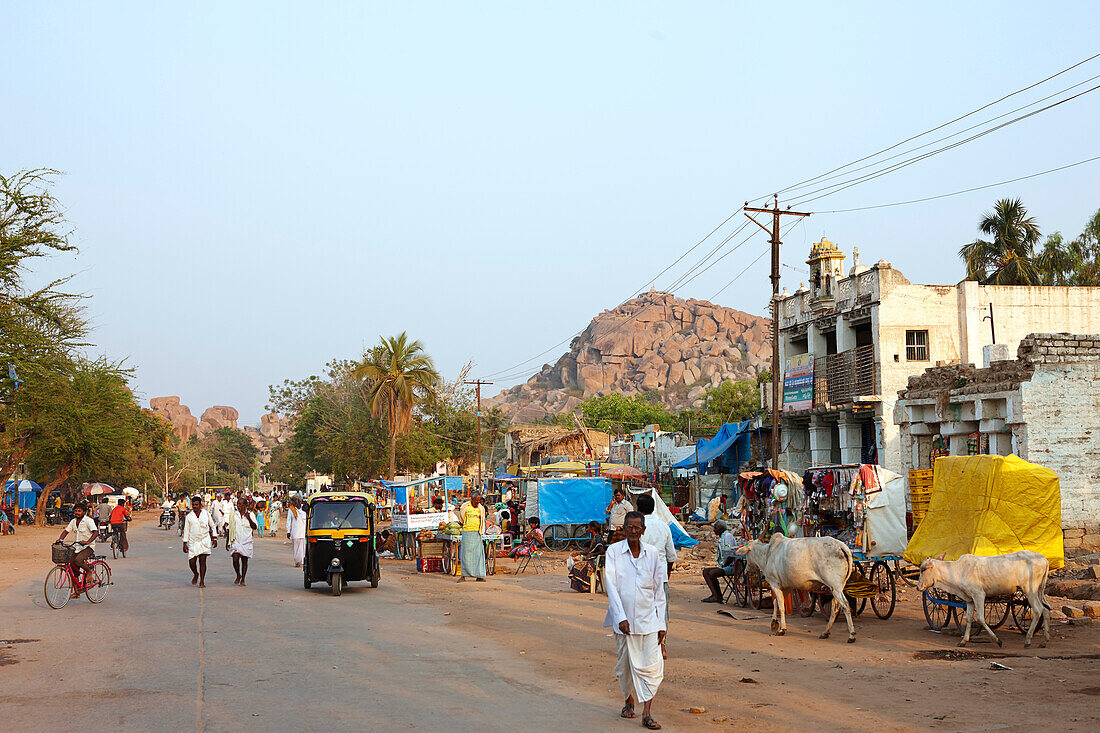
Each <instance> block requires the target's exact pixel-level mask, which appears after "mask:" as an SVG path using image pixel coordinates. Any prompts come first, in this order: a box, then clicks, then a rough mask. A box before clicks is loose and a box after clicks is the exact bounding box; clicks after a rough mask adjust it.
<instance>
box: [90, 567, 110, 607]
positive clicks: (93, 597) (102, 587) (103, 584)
mask: <svg viewBox="0 0 1100 733" xmlns="http://www.w3.org/2000/svg"><path fill="white" fill-rule="evenodd" d="M110 588H111V568H110V566H108V565H107V563H105V562H102V561H100V562H94V563H92V569H91V570H90V571H88V574H87V576H85V578H84V594H85V595H86V596H87V597H88V600H89V601H91V602H92V603H99V602H100V601H102V600H103V599H104V598H106V597H107V591H108V590H110Z"/></svg>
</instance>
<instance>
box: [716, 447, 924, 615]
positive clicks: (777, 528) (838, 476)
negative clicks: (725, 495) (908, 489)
mask: <svg viewBox="0 0 1100 733" xmlns="http://www.w3.org/2000/svg"><path fill="white" fill-rule="evenodd" d="M741 479H742V480H741V489H742V496H743V499H742V500H741V501H740V502H739V506H740V507H741V525H742V531H743V537H744V539H745V540H746V541H747V540H749V539H751V538H753V537H764V536H768V535H770V534H771V533H772V532H782V533H783V534H786V535H788V536H796V537H797V536H802V537H823V536H829V537H834V538H836V539H838V540H840V541H841V542H843V543H844V544H846V545H847V546H848V548H849V549H851V551H852V557H853V559H854V561H855V568H854V571H853V573H852V576H851V577H850V578H849V579H848V582H847V584H846V585H845V590H844V593H845V596H846V597H847V600H848V604H849V606H850V607H851V609H852V612H853V613H854V614H855V615H857V616H858V615H859V614H860V613H862V612H863V610H864V609H865V608H866V607H867V604H868V602H870V604H871V609H872V610H873V611H874V613H875V615H876V616H878V617H879V618H881V619H888V618H890V616H892V615H893V613H894V606H895V605H896V603H897V578H898V576H899V573H898V568H899V566H900V562H901V559H900V555H901V553H902V551H903V550H904V549H905V538H906V532H905V484H904V480H903V479H902V478H901V477H900V476H898V475H897V474H895V473H892V472H891V471H887V470H886V469H884V468H882V467H880V466H874V465H866V464H865V465H836V466H815V467H813V468H811V469H809V470H807V471H806V472H805V473H804V474H803V475H802V476H796V475H794V474H792V473H791V472H789V471H779V472H776V471H765V472H762V473H753V474H742V476H741ZM730 585H731V596H732V597H733V598H734V600H735V602H736V603H737V604H738V605H741V606H743V607H751V608H763V607H766V606H767V605H768V604H769V602H770V597H771V594H770V592H768V591H767V590H765V587H764V582H763V578H761V577H760V576H759V574H758V573H756V572H755V571H754V570H753V569H752V568H749V567H748V566H747V565H746V563H745V561H744V560H743V559H740V558H738V559H737V560H735V570H734V575H733V576H732V578H731V583H730ZM831 604H832V595H831V591H830V589H828V588H821V589H820V590H819V591H815V592H805V593H803V592H796V593H794V594H792V597H791V599H790V601H789V610H790V611H791V612H797V613H800V614H801V615H802V616H805V617H809V616H812V615H813V613H814V610H815V608H820V610H821V612H822V613H824V614H825V615H826V616H828V615H829V614H830V610H831V609H830V607H831Z"/></svg>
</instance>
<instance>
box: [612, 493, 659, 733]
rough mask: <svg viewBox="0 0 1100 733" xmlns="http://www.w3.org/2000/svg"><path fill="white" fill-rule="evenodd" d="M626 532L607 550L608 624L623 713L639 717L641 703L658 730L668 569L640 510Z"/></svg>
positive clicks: (652, 727) (632, 515)
mask: <svg viewBox="0 0 1100 733" xmlns="http://www.w3.org/2000/svg"><path fill="white" fill-rule="evenodd" d="M623 531H624V532H625V534H626V539H625V540H623V541H622V542H616V543H615V544H613V545H611V547H609V548H608V549H607V556H606V566H605V569H604V575H605V579H606V580H605V585H606V586H607V605H608V607H607V617H606V618H605V619H604V624H603V625H604V626H610V627H611V628H612V629H613V630H614V632H615V651H616V654H617V659H616V662H615V674H616V675H617V676H618V678H619V687H620V688H621V689H622V692H623V700H624V702H625V704H624V705H623V709H622V710H621V711H620V713H619V715H620V716H621V717H624V718H634V717H636V716H635V714H634V705H635V703H636V702H641V703H642V725H644V726H645V727H646V728H648V729H650V730H659V729H660V728H661V725H660V724H659V723H658V722H657V721H656V720H654V719H653V717H652V716H651V715H650V706H651V704H652V703H653V697H654V696H655V695H656V694H657V688H658V687H660V685H661V681H662V680H663V679H664V677H665V661H664V659H663V658H662V656H661V643H662V642H663V641H664V637H665V630H666V625H665V582H666V579H667V578H668V573H667V571H666V570H665V563H664V562H663V561H662V560H661V558H660V556H659V555H658V554H657V550H656V549H655V548H654V547H653V546H651V545H646V544H643V543H642V533H643V532H645V517H644V516H643V515H642V514H641V513H640V512H633V511H632V512H628V513H627V515H626V519H625V521H624V524H623Z"/></svg>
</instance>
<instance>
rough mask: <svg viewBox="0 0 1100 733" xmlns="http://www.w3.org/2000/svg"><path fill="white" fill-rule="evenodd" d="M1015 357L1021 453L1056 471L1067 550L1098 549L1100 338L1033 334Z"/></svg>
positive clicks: (1099, 499)
mask: <svg viewBox="0 0 1100 733" xmlns="http://www.w3.org/2000/svg"><path fill="white" fill-rule="evenodd" d="M1018 355H1019V358H1020V359H1021V360H1026V361H1029V362H1031V363H1032V364H1033V365H1034V370H1035V371H1034V374H1033V375H1032V377H1031V379H1030V380H1029V381H1027V382H1025V383H1023V384H1021V385H1020V390H1021V394H1022V398H1023V399H1022V403H1023V412H1024V420H1025V422H1026V424H1027V455H1026V456H1025V457H1026V459H1027V460H1028V461H1031V462H1032V463H1038V464H1039V465H1042V466H1049V467H1050V468H1053V469H1054V470H1055V471H1057V472H1058V480H1059V483H1060V484H1061V488H1062V527H1063V532H1064V534H1065V541H1066V548H1067V549H1076V548H1087V549H1100V336H1092V335H1080V334H1076V335H1075V334H1032V335H1030V336H1028V337H1027V338H1025V339H1024V340H1023V341H1022V342H1021V343H1020V347H1019V352H1018Z"/></svg>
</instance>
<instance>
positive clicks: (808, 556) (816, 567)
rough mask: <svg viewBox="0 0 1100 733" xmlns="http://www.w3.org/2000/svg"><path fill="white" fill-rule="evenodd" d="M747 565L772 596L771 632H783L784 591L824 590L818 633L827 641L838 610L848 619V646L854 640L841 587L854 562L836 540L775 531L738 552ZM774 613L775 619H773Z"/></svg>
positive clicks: (847, 551) (854, 632) (853, 628)
mask: <svg viewBox="0 0 1100 733" xmlns="http://www.w3.org/2000/svg"><path fill="white" fill-rule="evenodd" d="M739 554H742V555H745V557H746V558H747V559H748V562H749V563H751V564H753V565H755V566H756V567H757V568H759V569H760V572H761V573H763V574H764V580H766V581H767V582H768V585H769V586H771V589H772V592H773V593H774V594H775V603H773V604H772V606H773V607H772V633H773V634H775V635H776V636H782V635H783V634H785V633H786V632H787V614H786V613H785V609H784V608H783V605H784V604H783V594H784V593H786V592H788V591H796V590H797V591H820V590H822V588H823V587H827V588H828V589H829V590H830V592H832V594H833V604H832V613H831V614H830V615H829V625H828V626H826V627H825V632H824V633H823V634H821V638H822V639H828V638H829V632H830V631H832V629H833V622H834V621H836V615H837V612H838V611H841V610H843V611H844V618H846V619H847V620H848V643H849V644H851V643H852V642H854V641H855V640H856V628H855V624H853V623H852V612H851V609H849V608H848V601H847V600H846V599H845V598H844V584H845V583H847V582H848V577H849V576H850V575H851V574H852V569H853V568H854V567H855V563H854V562H853V560H852V551H851V550H849V549H848V546H847V545H845V544H844V543H843V542H841V541H840V540H837V539H834V538H832V537H796V538H790V537H785V536H784V535H782V534H780V533H778V532H776V533H775V534H773V535H772V536H771V538H770V539H769V541H768V542H757V541H755V540H754V541H751V542H749V543H748V544H747V545H745V546H744V548H742V550H740V551H739ZM776 613H778V614H779V620H778V621H777V620H776Z"/></svg>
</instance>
